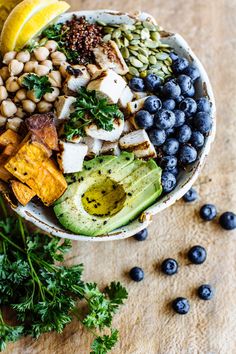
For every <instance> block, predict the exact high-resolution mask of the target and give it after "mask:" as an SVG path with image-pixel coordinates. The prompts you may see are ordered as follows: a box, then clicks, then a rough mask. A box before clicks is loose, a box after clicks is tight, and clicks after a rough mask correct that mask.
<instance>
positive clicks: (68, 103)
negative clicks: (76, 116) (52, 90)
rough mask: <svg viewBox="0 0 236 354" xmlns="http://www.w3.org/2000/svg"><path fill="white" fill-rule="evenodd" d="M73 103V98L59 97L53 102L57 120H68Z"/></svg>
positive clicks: (74, 99)
mask: <svg viewBox="0 0 236 354" xmlns="http://www.w3.org/2000/svg"><path fill="white" fill-rule="evenodd" d="M75 101H76V98H75V97H73V96H59V97H58V98H57V100H56V102H55V108H56V116H57V119H69V116H70V113H71V112H72V110H73V109H72V108H73V106H72V105H73V103H74V102H75Z"/></svg>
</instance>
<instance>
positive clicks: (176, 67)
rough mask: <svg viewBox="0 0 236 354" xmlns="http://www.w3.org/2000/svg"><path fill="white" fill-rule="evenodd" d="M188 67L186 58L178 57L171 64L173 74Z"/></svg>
mask: <svg viewBox="0 0 236 354" xmlns="http://www.w3.org/2000/svg"><path fill="white" fill-rule="evenodd" d="M187 67H188V60H187V59H185V58H181V57H179V58H178V59H176V60H175V61H174V62H173V64H172V69H173V72H174V73H175V74H180V73H182V72H183V71H184V70H185V69H186V68H187Z"/></svg>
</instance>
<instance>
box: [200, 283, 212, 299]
mask: <svg viewBox="0 0 236 354" xmlns="http://www.w3.org/2000/svg"><path fill="white" fill-rule="evenodd" d="M197 293H198V296H199V297H200V299H202V300H211V299H212V298H213V296H214V289H213V288H212V286H211V285H210V284H203V285H201V286H199V288H198V290H197Z"/></svg>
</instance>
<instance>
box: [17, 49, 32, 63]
mask: <svg viewBox="0 0 236 354" xmlns="http://www.w3.org/2000/svg"><path fill="white" fill-rule="evenodd" d="M16 60H18V61H20V62H21V63H27V62H28V61H30V53H29V52H28V50H24V51H22V52H19V53H18V54H17V55H16Z"/></svg>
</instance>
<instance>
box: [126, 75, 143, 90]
mask: <svg viewBox="0 0 236 354" xmlns="http://www.w3.org/2000/svg"><path fill="white" fill-rule="evenodd" d="M129 87H130V88H131V90H133V91H137V92H143V91H145V85H144V81H143V79H141V78H140V77H133V78H132V79H131V80H130V82H129Z"/></svg>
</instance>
